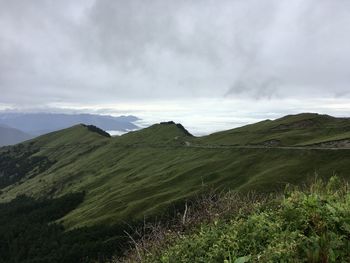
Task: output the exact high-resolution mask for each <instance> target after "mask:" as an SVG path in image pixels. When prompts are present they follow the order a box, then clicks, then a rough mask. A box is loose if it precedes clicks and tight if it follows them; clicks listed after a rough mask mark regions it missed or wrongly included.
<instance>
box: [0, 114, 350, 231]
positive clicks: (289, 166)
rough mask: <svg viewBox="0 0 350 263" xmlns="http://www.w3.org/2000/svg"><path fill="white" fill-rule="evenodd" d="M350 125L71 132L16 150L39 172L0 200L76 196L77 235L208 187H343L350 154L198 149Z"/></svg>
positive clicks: (327, 134)
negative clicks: (335, 178)
mask: <svg viewBox="0 0 350 263" xmlns="http://www.w3.org/2000/svg"><path fill="white" fill-rule="evenodd" d="M301 123H304V124H301ZM308 123H312V125H311V126H312V127H311V128H310V127H309V126H310V124H308ZM325 123H327V125H325ZM348 123H349V120H348V119H336V118H333V117H329V116H320V115H314V114H303V115H297V116H288V117H285V118H282V119H279V120H276V121H265V122H261V123H258V124H255V125H249V126H246V127H242V128H239V129H235V130H231V131H227V132H223V133H219V134H213V135H210V136H207V137H202V138H195V137H193V136H191V135H190V134H189V133H188V132H187V131H186V130H185V129H184V128H183V127H182V126H181V125H176V124H175V123H173V122H168V123H162V124H156V125H153V126H151V127H149V128H146V129H143V130H140V131H136V132H131V133H128V134H125V135H123V136H119V137H115V138H109V137H106V136H104V135H103V133H101V132H96V131H94V129H89V128H88V127H86V126H82V125H79V126H75V127H72V128H70V129H66V130H63V131H59V132H55V133H51V134H48V135H45V136H42V137H39V138H36V139H34V140H32V141H30V142H27V143H25V144H23V145H22V146H21V147H25V148H24V149H23V150H22V151H26V152H31V154H29V156H26V158H27V159H28V158H29V160H30V159H31V158H34V157H37V158H39V159H40V160H42V161H41V162H42V163H40V160H39V163H36V164H35V167H30V165H27V166H28V167H29V168H27V169H24V170H23V176H20V179H19V180H17V181H16V182H15V183H12V184H11V185H9V186H6V187H3V188H2V189H1V191H2V194H1V195H0V199H1V200H2V201H7V200H10V199H12V198H14V197H15V196H16V195H18V194H27V195H31V196H34V197H40V196H48V195H49V196H61V195H64V194H68V193H71V192H82V191H84V192H85V193H86V195H85V199H84V201H83V202H82V203H81V204H80V205H79V206H78V207H77V209H75V210H73V211H71V212H70V213H69V214H67V215H66V216H65V217H64V218H63V222H64V224H65V225H66V226H67V227H79V226H83V225H95V224H115V223H118V222H122V221H125V220H128V219H140V218H143V216H144V215H155V214H157V213H160V212H162V211H164V209H166V208H167V207H169V205H170V204H172V203H174V202H177V201H180V200H184V199H186V198H191V197H192V196H194V195H196V194H198V193H199V192H205V191H207V190H208V189H209V188H221V189H233V190H240V191H247V190H252V189H257V190H260V191H273V190H277V189H281V188H283V187H284V185H285V184H286V183H287V182H289V183H293V184H299V183H302V182H303V181H305V180H306V179H307V178H310V177H314V176H315V172H316V173H318V174H319V176H320V177H329V176H331V175H332V174H334V173H336V174H338V175H339V176H342V177H345V178H348V177H349V176H350V175H349V173H348V171H349V169H350V162H349V160H350V150H346V149H344V148H342V149H341V150H331V149H328V148H324V149H308V148H300V147H299V148H295V149H293V148H292V147H289V148H279V147H272V146H271V144H268V145H267V146H268V147H261V148H229V147H227V148H215V147H212V148H210V147H206V146H207V145H208V144H242V145H243V144H248V145H254V144H257V143H261V142H264V141H266V140H269V139H276V138H278V139H279V140H280V141H281V143H280V145H303V144H308V143H310V142H312V143H315V142H320V141H325V140H327V138H330V139H332V140H333V139H334V138H337V139H339V138H349V137H347V134H348V133H349V127H348V126H347V125H348ZM320 125H321V126H320ZM316 127H317V128H316ZM248 131H249V132H248ZM269 132H270V134H268V133H269ZM201 145H203V147H202V146H201ZM17 147H20V146H17ZM2 152H3V153H2V154H1V157H2V158H4V156H5V157H6V158H12V160H16V158H20V157H18V156H17V155H20V154H19V152H21V150H17V151H15V147H8V148H4V149H2ZM9 154H10V155H9ZM16 154H17V155H16ZM16 156H17V157H16ZM38 167H39V168H38ZM5 170H6V166H1V167H0V173H1V172H3V171H5ZM13 173H16V170H15V169H14V170H13ZM6 176H11V174H7V175H6Z"/></svg>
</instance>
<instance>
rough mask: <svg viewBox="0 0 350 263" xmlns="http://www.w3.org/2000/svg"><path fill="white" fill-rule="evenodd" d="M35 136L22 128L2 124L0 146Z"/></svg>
mask: <svg viewBox="0 0 350 263" xmlns="http://www.w3.org/2000/svg"><path fill="white" fill-rule="evenodd" d="M31 138H33V137H32V136H31V135H29V134H27V133H24V132H22V131H20V130H17V129H14V128H11V127H8V126H4V125H0V146H5V145H12V144H16V143H20V142H23V141H26V140H29V139H31Z"/></svg>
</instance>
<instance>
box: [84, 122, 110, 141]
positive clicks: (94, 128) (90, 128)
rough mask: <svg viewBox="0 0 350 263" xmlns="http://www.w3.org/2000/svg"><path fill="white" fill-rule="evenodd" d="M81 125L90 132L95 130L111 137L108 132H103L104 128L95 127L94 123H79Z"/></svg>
mask: <svg viewBox="0 0 350 263" xmlns="http://www.w3.org/2000/svg"><path fill="white" fill-rule="evenodd" d="M81 125H82V126H84V127H86V128H87V129H88V130H89V131H91V132H95V133H98V134H99V135H101V136H104V137H107V138H111V135H110V134H109V133H108V132H105V131H104V130H102V129H100V128H98V127H96V126H95V125H85V124H81Z"/></svg>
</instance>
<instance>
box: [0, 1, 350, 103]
mask: <svg viewBox="0 0 350 263" xmlns="http://www.w3.org/2000/svg"><path fill="white" fill-rule="evenodd" d="M349 24H350V2H349V1H347V0H337V1H334V0H295V1H288V0H268V1H260V0H247V1H239V0H235V1H233V0H220V1H213V0H202V1H199V0H179V1H170V0H149V1H142V0H128V1H124V0H113V1H112V0H95V1H93V0H75V1H69V0H62V1H53V0H37V1H22V0H11V1H7V0H0V58H1V59H0V93H1V95H0V103H2V104H11V105H28V106H33V107H35V106H37V105H41V104H45V103H46V104H49V103H55V102H58V103H59V102H68V103H84V102H86V103H102V104H103V103H115V102H122V101H153V100H165V99H166V100H169V99H172V98H175V99H181V98H185V99H191V98H230V99H232V98H234V99H236V98H243V99H253V100H254V99H272V98H273V99H276V98H277V99H286V98H296V99H305V100H307V99H309V98H345V97H350V87H349V83H350V72H349V71H350V48H349V47H350V27H349Z"/></svg>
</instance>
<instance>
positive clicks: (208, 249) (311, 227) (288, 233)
mask: <svg viewBox="0 0 350 263" xmlns="http://www.w3.org/2000/svg"><path fill="white" fill-rule="evenodd" d="M221 198H222V199H223V200H221V199H219V200H217V201H216V204H220V203H222V202H223V203H224V204H226V203H227V202H228V201H227V200H230V199H232V201H233V204H235V202H236V201H237V200H238V199H237V197H236V196H233V197H232V196H230V195H229V194H226V195H224V196H221ZM238 201H239V200H238ZM228 204H231V203H230V202H228ZM224 207H226V208H228V209H230V207H229V206H227V205H224ZM349 207H350V192H349V185H348V184H347V183H344V182H343V181H341V180H339V178H337V177H332V178H331V180H330V181H329V183H328V184H324V183H322V182H321V181H319V180H318V181H317V182H316V183H314V184H313V185H312V186H311V187H310V188H309V189H305V188H304V189H294V190H290V189H289V190H286V191H285V194H284V195H282V196H278V197H275V198H274V199H271V200H268V201H266V200H265V201H264V202H255V203H254V204H250V203H245V204H244V203H243V204H242V207H241V208H240V210H239V211H238V212H237V213H235V214H231V215H229V216H228V215H225V217H223V216H221V215H218V216H217V217H216V218H215V219H214V220H213V221H211V222H205V223H201V224H199V225H197V226H196V228H194V230H192V232H190V233H185V232H183V233H180V234H177V235H175V234H174V233H173V232H172V231H169V230H164V232H165V233H163V234H164V235H165V238H163V239H162V241H160V242H154V241H155V239H156V238H157V237H154V238H155V239H154V240H152V239H150V240H149V244H146V245H145V247H147V246H148V247H147V250H139V253H138V255H139V257H141V258H142V260H143V261H142V262H145V263H147V262H152V263H154V262H162V263H171V262H203V263H204V262H212V263H215V262H218V263H242V262H286V263H287V262H309V263H310V262H311V263H316V262H317V263H318V262H349V261H350V236H349V234H350V210H349ZM245 208H247V209H245ZM152 242H153V243H152ZM132 256H133V254H131V256H129V259H132ZM127 261H128V260H127V259H125V262H127ZM132 262H134V261H132Z"/></svg>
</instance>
